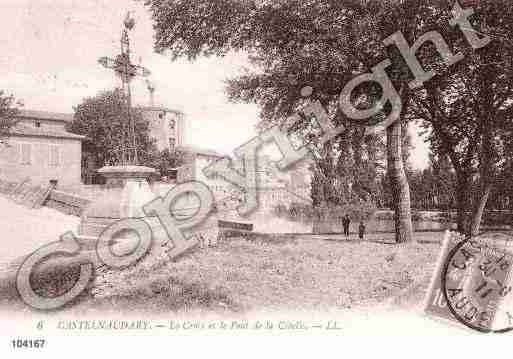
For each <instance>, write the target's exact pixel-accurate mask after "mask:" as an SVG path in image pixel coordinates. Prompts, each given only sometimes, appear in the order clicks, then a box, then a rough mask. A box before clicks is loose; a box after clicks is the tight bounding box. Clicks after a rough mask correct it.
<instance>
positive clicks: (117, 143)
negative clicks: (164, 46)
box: [68, 89, 156, 166]
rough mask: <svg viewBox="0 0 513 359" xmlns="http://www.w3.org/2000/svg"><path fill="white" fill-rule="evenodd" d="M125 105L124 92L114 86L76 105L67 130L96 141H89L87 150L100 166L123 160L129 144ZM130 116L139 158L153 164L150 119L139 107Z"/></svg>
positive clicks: (154, 151) (154, 153) (143, 161)
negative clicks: (147, 118)
mask: <svg viewBox="0 0 513 359" xmlns="http://www.w3.org/2000/svg"><path fill="white" fill-rule="evenodd" d="M126 106H127V99H126V96H125V94H124V93H123V91H122V90H120V89H115V90H113V91H104V92H101V93H99V94H98V95H96V96H94V97H90V98H86V99H84V100H83V102H82V103H81V104H79V105H78V106H76V107H75V108H74V110H75V116H74V118H73V122H72V123H71V125H70V126H69V128H68V130H69V131H70V132H73V133H76V134H80V135H84V136H87V138H88V139H91V140H94V142H93V141H91V142H90V143H89V146H88V150H89V151H90V152H91V153H92V154H93V156H94V158H95V162H96V163H97V164H99V165H100V166H102V165H119V164H121V163H123V160H124V159H123V149H124V148H127V146H128V143H127V142H126V139H127V131H128V123H127V119H126V108H127V107H126ZM131 116H133V119H134V121H135V133H136V146H137V151H138V154H139V160H140V162H141V163H153V162H154V160H155V159H154V157H155V155H156V148H155V146H154V144H153V141H152V140H151V139H150V137H149V128H148V122H147V121H146V120H145V119H144V118H143V116H142V113H141V111H140V110H138V109H137V108H134V109H132V111H131Z"/></svg>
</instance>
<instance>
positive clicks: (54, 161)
mask: <svg viewBox="0 0 513 359" xmlns="http://www.w3.org/2000/svg"><path fill="white" fill-rule="evenodd" d="M59 155H60V153H59V146H55V145H51V146H50V160H49V163H50V166H59V165H60V156H59Z"/></svg>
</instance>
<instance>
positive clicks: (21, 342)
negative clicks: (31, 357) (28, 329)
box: [11, 339, 46, 349]
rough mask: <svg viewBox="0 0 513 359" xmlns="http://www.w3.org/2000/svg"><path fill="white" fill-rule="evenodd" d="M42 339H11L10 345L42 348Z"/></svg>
mask: <svg viewBox="0 0 513 359" xmlns="http://www.w3.org/2000/svg"><path fill="white" fill-rule="evenodd" d="M45 342H46V341H45V340H44V339H13V340H11V343H12V347H13V348H15V349H21V348H29V349H30V348H36V349H38V348H43V347H44V346H45Z"/></svg>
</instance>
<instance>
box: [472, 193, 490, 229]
mask: <svg viewBox="0 0 513 359" xmlns="http://www.w3.org/2000/svg"><path fill="white" fill-rule="evenodd" d="M491 191H492V186H491V184H487V185H485V186H484V188H483V190H482V191H481V194H480V196H479V200H477V201H476V205H475V207H474V212H473V213H472V224H471V226H470V235H471V236H473V237H474V236H477V235H478V234H479V227H480V226H481V219H482V218H483V213H484V209H485V207H486V202H487V201H488V197H489V196H490V192H491Z"/></svg>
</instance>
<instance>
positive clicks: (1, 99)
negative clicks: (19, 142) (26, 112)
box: [0, 90, 22, 143]
mask: <svg viewBox="0 0 513 359" xmlns="http://www.w3.org/2000/svg"><path fill="white" fill-rule="evenodd" d="M20 106H22V104H21V102H19V101H16V99H15V98H14V96H13V95H6V94H5V92H4V91H3V90H0V143H2V142H3V140H4V139H5V138H6V137H8V135H9V130H10V129H11V128H12V127H13V126H14V125H15V124H16V121H17V119H16V114H17V113H18V108H19V107H20Z"/></svg>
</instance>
